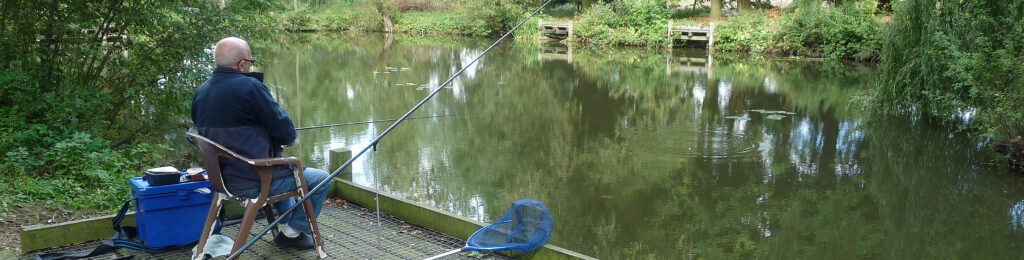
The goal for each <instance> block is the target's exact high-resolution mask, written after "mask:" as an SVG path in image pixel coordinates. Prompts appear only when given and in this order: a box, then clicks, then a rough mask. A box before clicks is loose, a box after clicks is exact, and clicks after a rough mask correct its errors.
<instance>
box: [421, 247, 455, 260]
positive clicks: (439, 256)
mask: <svg viewBox="0 0 1024 260" xmlns="http://www.w3.org/2000/svg"><path fill="white" fill-rule="evenodd" d="M458 252H462V248H459V249H455V250H452V251H448V252H445V253H444V254H440V255H435V256H432V257H430V258H427V259H423V260H434V259H438V258H442V257H446V256H449V255H452V254H455V253H458Z"/></svg>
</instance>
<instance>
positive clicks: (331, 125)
mask: <svg viewBox="0 0 1024 260" xmlns="http://www.w3.org/2000/svg"><path fill="white" fill-rule="evenodd" d="M449 116H457V115H436V116H421V117H410V118H409V119H424V118H438V117H449ZM391 121H398V118H392V119H381V120H372V121H365V122H351V123H341V124H329V125H318V126H306V127H299V128H295V130H296V131H300V130H309V129H317V128H325V127H335V126H347V125H363V124H373V123H381V122H391Z"/></svg>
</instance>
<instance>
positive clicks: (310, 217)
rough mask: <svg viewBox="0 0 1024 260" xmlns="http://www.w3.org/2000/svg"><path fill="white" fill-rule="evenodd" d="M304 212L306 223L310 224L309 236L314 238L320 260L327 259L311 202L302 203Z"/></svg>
mask: <svg viewBox="0 0 1024 260" xmlns="http://www.w3.org/2000/svg"><path fill="white" fill-rule="evenodd" d="M302 210H303V211H305V212H306V222H308V223H309V231H310V232H309V235H310V236H313V244H315V245H316V253H317V255H319V256H320V258H327V252H326V251H324V241H323V240H322V239H321V237H320V228H319V227H318V226H317V224H316V215H314V214H315V213H314V212H313V203H312V202H310V201H309V200H306V201H305V202H302Z"/></svg>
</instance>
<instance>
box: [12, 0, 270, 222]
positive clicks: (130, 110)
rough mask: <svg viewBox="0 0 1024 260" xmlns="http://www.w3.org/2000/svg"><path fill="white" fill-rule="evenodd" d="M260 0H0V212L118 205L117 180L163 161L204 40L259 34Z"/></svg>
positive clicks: (195, 78) (200, 65)
mask: <svg viewBox="0 0 1024 260" xmlns="http://www.w3.org/2000/svg"><path fill="white" fill-rule="evenodd" d="M270 4H271V5H268V3H265V2H254V1H229V2H227V4H226V5H224V6H221V5H220V4H219V3H218V2H216V1H173V0H159V1H141V2H140V1H127V2H104V1H74V0H55V1H47V2H38V1H19V2H10V1H5V2H3V4H0V7H3V9H5V10H6V11H5V12H0V18H2V19H3V21H4V24H5V26H0V42H3V46H4V47H3V48H2V49H0V151H3V152H2V154H3V155H4V158H3V159H0V172H2V173H3V178H0V202H3V203H4V204H7V205H8V207H4V208H3V210H5V211H6V210H12V209H14V208H17V207H18V206H19V205H23V204H42V205H48V206H51V207H61V208H66V209H72V210H74V209H101V210H108V211H109V210H113V209H115V207H117V206H119V205H118V203H120V202H123V199H124V198H126V197H127V196H128V192H127V187H128V186H127V184H126V183H125V180H126V179H127V178H128V177H130V176H138V175H139V172H140V171H141V170H142V169H144V168H147V167H152V166H156V165H163V164H164V163H160V162H159V159H160V158H161V155H162V154H165V153H169V151H168V149H166V146H164V145H162V144H164V143H166V142H167V141H166V140H165V139H164V138H165V136H166V135H167V134H168V132H178V131H184V130H185V129H187V127H188V126H187V123H186V122H185V121H184V120H182V119H183V118H187V114H188V110H189V108H188V106H189V104H190V100H191V97H192V93H193V91H194V88H195V86H197V85H199V84H200V83H201V82H202V81H203V80H205V78H206V77H208V75H209V73H210V68H209V64H212V63H213V62H212V57H210V55H209V54H208V53H207V52H206V49H207V48H208V47H209V46H210V45H211V44H212V43H214V42H216V41H217V40H219V39H220V38H222V37H224V36H226V35H232V36H239V37H243V38H248V39H249V40H250V42H251V43H254V44H255V43H257V42H259V41H260V39H266V38H263V37H265V36H266V35H268V34H271V33H273V30H267V29H266V28H268V25H270V20H269V17H267V16H266V15H264V12H265V11H266V10H267V8H270V7H273V5H272V4H273V2H271V3H270ZM40 17H50V18H53V17H59V18H60V19H49V18H47V19H40ZM101 35H105V36H108V39H121V40H119V41H116V42H112V41H104V40H103V37H100V36H101Z"/></svg>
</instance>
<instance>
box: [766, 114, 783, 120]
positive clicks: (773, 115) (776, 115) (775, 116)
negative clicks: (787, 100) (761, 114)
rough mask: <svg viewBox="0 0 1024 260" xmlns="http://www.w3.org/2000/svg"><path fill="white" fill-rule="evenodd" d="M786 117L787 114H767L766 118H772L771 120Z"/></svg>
mask: <svg viewBox="0 0 1024 260" xmlns="http://www.w3.org/2000/svg"><path fill="white" fill-rule="evenodd" d="M785 117H786V116H784V115H779V114H771V115H768V116H766V117H765V118H767V119H771V120H782V118H785Z"/></svg>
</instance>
